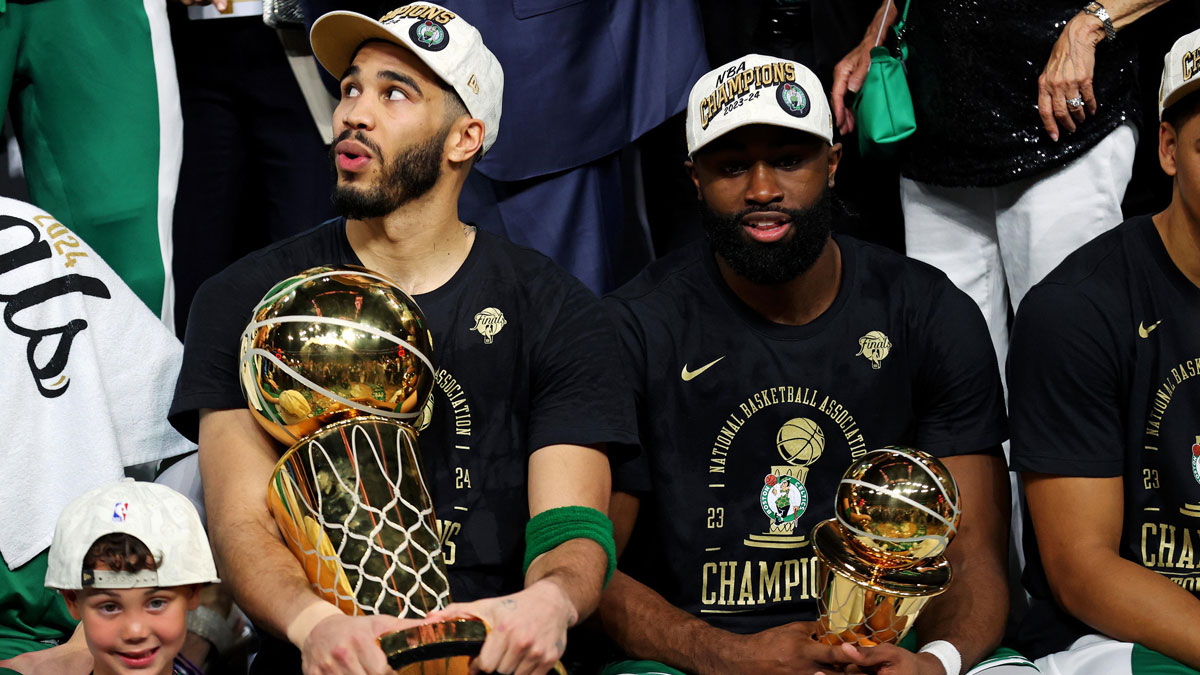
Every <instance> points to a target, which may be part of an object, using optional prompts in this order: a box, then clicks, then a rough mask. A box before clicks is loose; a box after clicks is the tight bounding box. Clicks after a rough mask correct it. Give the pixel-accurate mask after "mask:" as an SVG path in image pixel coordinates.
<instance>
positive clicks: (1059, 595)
mask: <svg viewBox="0 0 1200 675" xmlns="http://www.w3.org/2000/svg"><path fill="white" fill-rule="evenodd" d="M1113 580H1119V583H1113ZM1050 583H1051V587H1052V588H1053V589H1054V590H1055V596H1056V600H1057V601H1058V603H1059V604H1060V605H1061V606H1062V607H1063V609H1065V610H1066V611H1067V612H1069V613H1070V614H1071V615H1072V616H1074V617H1076V618H1077V619H1079V620H1080V621H1083V622H1084V623H1086V624H1088V625H1089V626H1091V627H1092V628H1095V629H1096V630H1097V631H1099V632H1101V633H1104V634H1105V635H1108V636H1109V637H1112V638H1114V639H1116V640H1121V641H1123V642H1136V643H1138V644H1140V645H1143V646H1145V647H1148V648H1150V649H1153V650H1154V651H1157V652H1161V653H1163V654H1166V655H1167V656H1169V657H1171V658H1173V659H1176V660H1177V661H1180V662H1182V663H1184V664H1186V665H1188V666H1190V667H1192V668H1197V669H1200V641H1197V640H1196V638H1195V627H1196V626H1197V625H1200V600H1197V599H1196V597H1195V596H1193V595H1192V594H1191V593H1189V592H1187V591H1185V590H1184V589H1183V588H1181V587H1179V586H1178V585H1176V584H1175V583H1173V582H1172V581H1171V580H1170V579H1168V578H1167V577H1164V576H1163V575H1161V574H1158V573H1157V572H1154V571H1152V570H1149V569H1147V568H1145V567H1142V566H1141V565H1139V564H1137V563H1135V562H1132V561H1129V560H1126V559H1124V558H1121V557H1119V556H1117V555H1115V554H1113V553H1097V554H1095V555H1087V556H1082V555H1081V556H1079V558H1078V562H1077V563H1076V564H1075V566H1074V567H1073V568H1072V569H1069V570H1063V573H1061V574H1059V575H1054V576H1051V579H1050Z"/></svg>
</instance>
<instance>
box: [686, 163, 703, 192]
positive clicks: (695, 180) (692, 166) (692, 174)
mask: <svg viewBox="0 0 1200 675" xmlns="http://www.w3.org/2000/svg"><path fill="white" fill-rule="evenodd" d="M683 168H685V169H687V172H688V177H689V178H691V179H692V185H695V186H696V199H698V200H700V201H704V193H702V192H700V177H699V176H697V175H696V163H695V162H693V161H692V160H690V159H689V160H686V161H684V163H683Z"/></svg>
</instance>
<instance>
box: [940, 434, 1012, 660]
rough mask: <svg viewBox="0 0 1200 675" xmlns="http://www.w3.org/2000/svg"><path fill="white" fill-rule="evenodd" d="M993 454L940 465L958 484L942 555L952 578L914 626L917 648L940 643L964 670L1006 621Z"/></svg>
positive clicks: (1001, 470)
mask: <svg viewBox="0 0 1200 675" xmlns="http://www.w3.org/2000/svg"><path fill="white" fill-rule="evenodd" d="M995 451H996V454H993V455H989V454H970V455H959V456H955V457H947V458H945V459H944V460H943V461H944V462H945V464H946V467H947V468H948V469H950V471H951V473H952V474H953V475H954V479H955V482H956V483H957V484H958V489H959V497H960V500H961V508H962V519H961V520H960V522H959V527H958V534H957V536H956V537H955V539H954V540H953V541H952V542H951V543H950V547H949V548H947V549H946V559H947V560H949V561H950V568H951V570H952V571H953V573H954V578H953V580H952V581H951V582H950V588H949V589H947V590H946V592H945V593H942V594H941V595H939V596H938V597H936V598H934V599H933V600H931V601H930V602H929V605H928V606H926V608H925V611H924V612H922V614H921V616H920V618H919V620H918V622H917V626H918V631H919V632H920V635H921V642H922V643H929V642H932V641H934V640H946V641H947V642H949V643H951V644H953V645H954V646H955V648H957V649H958V652H959V654H960V655H961V656H962V665H963V666H965V667H968V668H969V667H970V666H972V665H974V664H975V663H976V662H978V661H979V660H980V659H982V658H983V657H985V656H987V655H988V654H990V653H991V652H992V650H993V649H995V648H996V645H998V644H999V643H1000V639H1001V638H1002V637H1003V634H1004V622H1005V618H1006V617H1007V615H1008V577H1007V572H1006V568H1005V565H1006V563H1007V561H1008V556H1007V551H1008V521H1009V513H1010V511H1011V509H1012V506H1011V504H1010V494H1011V493H1010V491H1009V483H1008V480H1009V479H1008V471H1007V469H1006V467H1005V466H1004V460H1003V457H1002V455H1000V454H999V448H996V449H995ZM964 670H965V668H964ZM949 675H957V673H950V674H949Z"/></svg>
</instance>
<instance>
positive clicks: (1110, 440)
mask: <svg viewBox="0 0 1200 675" xmlns="http://www.w3.org/2000/svg"><path fill="white" fill-rule="evenodd" d="M1119 353H1120V352H1119V349H1118V346H1117V345H1116V344H1114V342H1113V338H1112V334H1111V332H1109V331H1108V330H1106V329H1105V321H1104V318H1103V315H1102V314H1101V312H1100V309H1099V308H1098V307H1096V306H1095V305H1094V304H1093V303H1092V302H1091V301H1090V300H1089V299H1088V298H1086V297H1085V296H1083V295H1082V294H1081V293H1079V292H1078V291H1077V290H1076V289H1074V288H1071V287H1069V286H1063V285H1058V284H1044V285H1042V286H1038V287H1035V288H1034V289H1033V290H1032V291H1030V292H1029V294H1028V295H1026V297H1025V299H1024V300H1023V301H1022V302H1021V309H1020V311H1018V312H1017V317H1016V321H1015V323H1014V324H1013V330H1012V341H1011V346H1010V348H1009V356H1008V386H1009V393H1010V395H1009V406H1010V412H1011V415H1012V431H1013V436H1012V460H1011V468H1012V469H1013V470H1014V471H1033V472H1037V473H1048V474H1056V475H1064V476H1086V477H1096V478H1103V477H1113V476H1119V475H1121V474H1122V473H1123V471H1124V465H1125V461H1124V459H1125V449H1124V431H1123V429H1122V421H1123V417H1124V415H1123V411H1122V406H1121V403H1120V401H1121V398H1120V394H1119V392H1120V391H1121V386H1120V380H1121V377H1120V371H1119V368H1118V366H1117V362H1116V359H1117V357H1118V355H1119Z"/></svg>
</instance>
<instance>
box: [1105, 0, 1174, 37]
mask: <svg viewBox="0 0 1200 675" xmlns="http://www.w3.org/2000/svg"><path fill="white" fill-rule="evenodd" d="M1166 3H1167V0H1101V2H1100V4H1102V5H1104V9H1105V10H1107V11H1108V17H1109V20H1111V21H1112V24H1113V28H1115V29H1116V30H1121V29H1122V28H1124V27H1125V26H1128V25H1129V24H1131V23H1133V22H1134V21H1137V20H1138V19H1140V18H1142V17H1143V16H1145V15H1146V14H1149V13H1150V12H1151V11H1153V10H1154V9H1155V8H1157V7H1159V6H1160V5H1164V4H1166Z"/></svg>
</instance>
